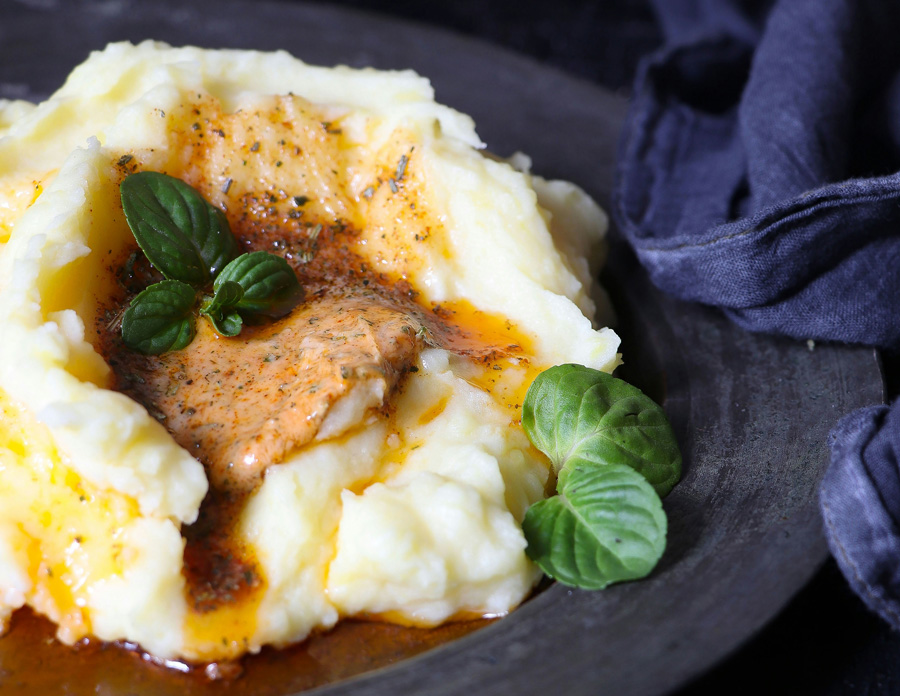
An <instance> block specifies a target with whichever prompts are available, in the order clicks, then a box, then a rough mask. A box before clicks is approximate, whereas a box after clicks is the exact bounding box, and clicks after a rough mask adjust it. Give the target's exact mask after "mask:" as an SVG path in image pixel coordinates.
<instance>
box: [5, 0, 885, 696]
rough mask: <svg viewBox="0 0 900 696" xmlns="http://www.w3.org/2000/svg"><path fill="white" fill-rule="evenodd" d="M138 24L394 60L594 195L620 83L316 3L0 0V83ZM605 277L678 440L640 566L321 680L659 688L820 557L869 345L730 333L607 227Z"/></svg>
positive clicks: (188, 39)
mask: <svg viewBox="0 0 900 696" xmlns="http://www.w3.org/2000/svg"><path fill="white" fill-rule="evenodd" d="M144 38H156V39H161V40H166V41H169V42H170V43H174V44H183V43H193V44H198V45H202V46H207V47H240V48H258V49H266V50H270V49H279V48H280V49H285V50H287V51H289V52H291V53H293V54H295V55H297V56H299V57H301V58H303V59H304V60H307V61H309V62H313V63H322V64H333V63H345V64H349V65H353V66H363V65H373V66H375V67H379V68H407V67H412V68H414V69H416V70H418V71H419V72H421V73H422V74H424V75H427V76H429V77H430V78H431V79H432V81H433V83H434V85H435V87H436V89H437V94H438V99H439V100H440V101H442V102H445V103H447V104H450V105H452V106H454V107H457V108H459V109H460V110H462V111H465V112H467V113H469V114H471V115H472V116H474V118H475V120H476V123H478V125H479V133H480V134H481V136H482V138H483V139H484V140H485V141H486V142H487V143H488V144H489V146H490V147H491V149H492V150H494V151H495V152H497V153H499V154H510V153H512V152H513V151H515V150H522V151H525V152H527V153H529V154H530V155H531V156H532V157H533V160H534V169H535V171H536V172H538V173H540V174H543V175H545V176H548V177H561V178H566V179H569V180H572V181H575V182H577V183H578V184H580V185H581V186H583V187H584V188H585V189H587V190H588V191H589V192H590V193H591V194H593V195H594V196H595V197H597V198H598V199H599V200H600V201H601V202H603V203H604V204H607V203H608V200H609V193H610V190H611V187H612V172H613V164H614V153H615V143H616V138H617V133H618V127H619V124H620V122H621V119H622V118H623V114H624V101H623V100H622V99H621V98H618V97H616V96H615V95H613V94H611V93H609V92H606V91H603V90H601V89H599V88H597V87H595V86H592V85H590V84H588V83H585V82H582V81H579V80H576V79H573V78H570V77H568V76H566V75H564V74H561V73H559V72H556V71H554V70H551V69H548V68H546V67H544V66H541V65H539V64H537V63H535V62H532V61H530V60H528V59H525V58H522V57H519V56H516V55H513V54H510V53H508V52H504V51H502V50H500V49H497V48H494V47H492V46H489V45H485V44H482V43H478V42H475V41H471V40H467V39H465V38H461V37H458V36H454V35H450V34H446V33H443V32H440V31H438V30H434V29H430V28H425V27H421V26H415V25H410V24H404V23H400V22H395V21H389V20H384V19H379V18H375V17H371V16H368V15H363V14H358V13H354V12H348V11H341V10H337V9H334V8H329V7H326V6H316V5H308V6H307V5H299V4H289V3H277V2H251V1H250V0H246V1H244V2H234V1H220V2H212V1H209V0H204V1H202V2H193V3H190V4H187V3H181V2H175V1H173V0H165V1H163V0H155V1H154V2H139V1H138V0H93V1H81V2H63V1H62V0H29V1H28V2H24V1H23V2H20V3H13V2H5V3H4V4H3V5H2V6H0V96H3V97H28V98H32V99H33V98H37V97H43V96H46V95H48V94H49V93H50V92H52V91H53V90H54V89H55V88H56V87H57V86H59V84H60V83H61V81H62V80H63V78H64V76H65V75H66V74H67V73H68V71H69V70H70V69H71V68H72V67H73V66H74V65H75V64H77V63H78V62H80V61H81V60H82V59H83V58H84V57H86V55H87V52H88V51H89V50H93V49H99V48H101V47H102V46H103V45H104V44H105V43H106V42H107V41H111V40H123V39H129V40H132V41H137V40H141V39H144ZM606 282H607V284H608V285H609V286H610V288H611V290H612V292H613V295H614V299H615V303H616V305H617V309H618V312H619V315H620V326H619V327H618V329H619V331H620V333H621V335H622V337H623V345H622V351H623V353H624V356H625V360H626V366H625V367H624V368H623V371H622V374H623V375H624V376H626V377H627V378H628V379H630V380H631V381H633V382H635V383H636V384H638V385H639V386H641V387H642V388H644V389H645V390H646V391H648V392H649V393H650V394H651V395H652V396H654V397H656V398H657V399H663V398H664V400H665V406H666V409H667V411H668V412H669V414H670V416H671V418H672V420H673V422H674V424H675V428H676V431H677V433H678V435H679V438H680V441H681V444H682V448H683V451H684V454H685V461H686V466H685V476H684V480H683V481H682V483H681V484H679V486H678V487H677V488H676V489H675V490H674V492H673V493H672V494H671V495H670V496H669V497H668V498H667V499H666V501H665V506H666V510H667V513H668V516H669V524H670V531H669V547H668V550H667V552H666V555H665V556H664V558H663V560H662V562H661V563H660V566H659V567H658V569H657V570H656V572H655V573H654V574H653V576H652V577H651V578H650V579H648V580H645V581H642V582H637V583H632V584H628V585H622V586H616V587H613V588H610V589H609V590H606V591H604V592H597V593H588V592H579V591H570V590H567V589H565V588H563V587H560V586H553V587H551V588H549V589H548V590H547V591H545V592H543V593H541V594H540V595H538V596H537V597H535V598H533V599H532V600H531V601H529V602H527V603H526V604H525V605H524V606H522V607H521V608H520V609H518V610H517V611H516V612H514V613H513V614H512V615H511V616H510V617H508V618H506V619H504V620H502V621H499V622H496V623H494V624H492V625H490V626H488V627H486V628H484V629H481V630H479V631H477V632H476V633H473V634H471V635H469V636H467V637H465V638H461V639H459V640H457V641H454V642H452V643H449V644H446V645H444V646H442V647H440V648H437V649H435V650H432V651H430V652H428V653H426V654H424V655H422V656H419V657H417V658H414V659H410V660H407V661H404V662H401V663H399V664H397V665H396V666H393V667H389V668H386V669H381V670H377V671H375V672H371V673H368V674H365V675H363V676H360V677H357V678H354V679H350V680H347V681H344V682H339V683H337V684H334V685H332V686H328V687H324V688H323V689H322V690H321V693H328V694H335V695H337V694H342V695H350V694H393V693H402V694H409V693H428V694H435V695H437V694H447V695H450V694H469V693H490V694H496V695H505V694H509V695H510V696H512V695H513V694H514V695H515V696H523V695H525V694H545V693H567V694H571V695H573V696H574V695H577V694H595V693H600V692H604V693H614V694H621V695H628V694H634V695H644V694H647V695H649V694H662V693H665V692H668V691H670V690H672V689H674V688H675V687H677V686H679V685H680V684H682V683H684V682H685V680H687V679H688V678H690V677H692V676H695V675H696V674H698V673H700V672H701V671H703V670H704V669H706V668H708V667H709V666H710V665H712V664H713V663H714V662H716V661H717V660H719V659H720V658H721V657H723V656H724V655H725V654H727V653H728V652H730V651H732V650H733V649H734V648H736V647H737V646H738V645H739V644H740V643H741V642H742V641H744V640H745V639H746V638H747V637H748V636H750V635H751V634H752V633H754V632H755V631H756V630H757V629H758V628H760V627H761V626H762V625H763V624H764V623H765V622H766V621H767V620H769V619H770V618H771V617H772V616H774V615H775V614H776V613H777V612H778V611H779V609H781V607H783V606H784V604H785V603H786V602H787V601H788V599H789V598H790V597H791V596H792V595H793V594H794V593H795V592H796V591H797V590H798V589H799V588H800V587H801V586H803V584H804V583H805V582H806V581H807V580H808V579H809V578H810V577H811V575H812V573H813V572H814V571H815V570H816V568H818V566H819V565H820V564H821V562H822V561H823V560H824V558H825V557H826V549H825V544H824V541H823V538H822V535H821V530H820V521H819V514H818V509H817V505H816V498H817V487H818V483H819V481H820V479H821V476H822V473H823V472H824V469H825V466H826V464H827V457H828V452H827V445H826V438H827V433H828V431H829V430H830V428H831V427H832V426H833V425H834V423H835V422H836V421H837V420H838V418H839V417H840V416H841V415H843V414H845V413H847V412H849V411H851V410H852V409H854V408H856V407H858V406H862V405H866V404H871V403H879V402H881V401H882V400H883V389H882V380H881V375H880V371H879V368H878V360H877V356H876V355H875V354H874V353H873V352H872V351H871V350H865V349H858V348H848V347H843V346H832V345H817V346H814V347H812V348H810V347H808V346H807V345H806V344H803V343H797V342H792V341H788V340H783V339H778V338H772V337H765V336H755V335H751V334H748V333H746V332H744V331H742V330H740V329H738V328H736V327H734V326H733V325H731V324H730V323H729V322H727V321H726V320H725V319H724V318H723V317H722V316H721V315H720V314H719V313H717V312H715V311H713V310H710V309H707V308H703V307H698V306H694V305H687V304H683V303H680V302H676V301H674V300H671V299H669V298H667V297H664V296H662V295H660V294H659V293H658V292H656V291H655V290H654V289H653V288H651V287H650V286H649V284H648V282H647V280H646V277H645V276H644V275H643V273H642V272H641V271H640V269H639V268H638V267H637V266H636V265H635V263H634V261H633V259H632V257H631V256H630V254H629V253H628V251H627V249H625V248H624V247H623V246H622V245H621V244H620V243H616V244H615V245H614V248H613V253H612V255H611V259H610V265H609V269H608V271H607V273H606ZM2 659H3V657H2V654H0V668H2V667H3V664H2ZM0 674H2V670H0ZM94 678H95V679H97V680H98V685H99V686H98V689H100V690H101V691H104V692H106V691H105V690H104V688H103V685H102V675H95V676H94ZM316 693H320V691H316Z"/></svg>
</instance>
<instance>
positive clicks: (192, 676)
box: [0, 609, 491, 696]
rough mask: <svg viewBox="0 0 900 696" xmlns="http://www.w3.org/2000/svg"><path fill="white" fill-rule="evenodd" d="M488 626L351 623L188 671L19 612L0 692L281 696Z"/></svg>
mask: <svg viewBox="0 0 900 696" xmlns="http://www.w3.org/2000/svg"><path fill="white" fill-rule="evenodd" d="M490 623H491V620H487V619H480V620H477V621H460V622H453V623H448V624H445V625H443V626H440V627H438V628H433V629H419V628H407V627H405V626H396V625H392V624H388V623H378V622H369V621H357V620H353V619H348V620H344V621H341V622H340V623H338V625H337V626H336V627H335V628H334V629H332V630H331V631H328V632H327V633H318V634H314V635H312V636H310V637H309V638H308V639H307V640H305V641H304V642H302V643H300V644H298V645H294V646H292V647H289V648H284V649H281V650H276V649H274V648H263V650H262V651H261V652H260V653H259V654H258V655H248V656H246V657H244V658H243V659H241V660H240V661H238V662H236V663H232V664H224V665H218V664H216V663H213V664H211V665H208V666H207V665H201V666H197V667H194V668H190V667H188V666H187V665H185V663H182V662H177V661H176V662H169V663H168V664H163V663H158V662H155V661H154V660H153V659H152V658H150V657H149V656H146V655H144V654H142V653H140V652H139V651H137V650H134V649H128V646H122V645H117V644H109V643H103V642H100V641H84V642H80V643H78V644H77V645H75V646H68V645H63V644H62V643H59V642H58V641H57V640H55V639H54V638H53V635H54V632H55V627H54V626H53V624H52V623H51V622H49V621H47V620H46V619H44V618H42V617H39V616H37V615H35V614H34V613H33V612H32V611H31V610H30V609H22V610H20V611H18V612H16V614H15V615H14V616H13V619H12V628H11V630H10V632H9V633H8V634H7V635H6V636H5V637H3V638H0V692H2V693H3V696H35V695H36V694H68V695H70V696H87V695H88V694H91V695H96V694H98V693H99V694H132V695H134V696H144V695H147V696H149V695H151V694H152V695H153V696H168V695H169V694H171V695H173V696H174V695H175V694H178V695H179V696H206V695H207V694H208V695H210V696H212V695H213V694H215V695H217V696H244V695H250V694H253V695H254V696H276V695H279V696H280V695H282V694H290V693H295V692H298V691H303V690H305V689H312V688H314V687H317V686H323V685H325V684H330V683H332V682H335V681H338V680H341V679H346V678H348V677H352V676H354V675H357V674H361V673H363V672H368V671H370V670H373V669H378V668H380V667H387V666H389V665H392V664H395V663H397V662H399V661H400V660H404V659H406V658H409V657H413V656H415V655H418V654H420V653H422V652H425V651H426V650H430V649H432V648H434V647H437V646H439V645H441V644H443V643H447V642H449V641H452V640H456V639H458V638H461V637H463V636H465V635H468V634H469V633H471V632H473V631H475V630H477V629H479V628H482V627H484V626H486V625H488V624H490Z"/></svg>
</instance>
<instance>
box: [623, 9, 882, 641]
mask: <svg viewBox="0 0 900 696" xmlns="http://www.w3.org/2000/svg"><path fill="white" fill-rule="evenodd" d="M654 4H655V9H656V12H657V15H658V17H659V20H660V24H661V26H662V28H663V31H664V33H665V35H666V44H665V45H664V47H663V48H662V49H660V50H658V51H657V52H655V53H653V54H651V55H650V56H648V57H647V58H645V60H644V61H643V63H642V65H641V67H640V69H639V71H638V75H637V78H636V82H635V87H634V91H633V97H632V101H631V105H630V110H629V113H628V116H627V118H626V123H625V127H624V129H623V134H622V141H621V144H620V152H619V170H618V180H617V184H616V189H615V191H614V195H613V214H614V216H615V218H616V220H617V222H618V227H619V229H620V230H621V232H622V233H623V234H624V235H625V237H626V238H627V239H628V241H629V242H630V244H631V245H632V247H633V248H634V250H635V252H636V254H637V256H638V258H639V259H640V261H641V263H642V264H643V265H644V266H645V267H646V268H647V270H648V272H649V274H650V277H651V278H652V280H653V282H654V283H655V284H656V285H657V286H659V287H660V288H661V289H663V290H665V291H666V292H668V293H671V294H673V295H675V296H677V297H679V298H681V299H685V300H689V301H695V302H701V303H704V304H708V305H713V306H717V307H720V308H721V309H722V310H723V311H724V312H725V313H726V314H727V315H728V316H729V317H730V318H731V319H732V320H734V321H735V322H736V323H738V324H739V325H741V326H743V327H745V328H747V329H748V330H751V331H759V332H766V333H774V334H781V335H787V336H791V337H794V338H798V339H816V340H828V341H837V342H845V343H854V344H862V345H868V346H876V347H880V348H883V349H891V350H894V351H896V350H898V349H900V41H897V38H896V37H897V36H898V35H900V4H897V3H895V2H888V1H887V0H779V1H777V2H772V1H771V0H766V1H757V2H754V1H753V0H654ZM831 452H832V459H831V463H830V466H829V469H828V472H827V474H826V476H825V479H824V481H823V483H822V487H821V498H820V501H821V509H822V514H823V518H824V521H825V534H826V536H827V538H828V542H829V545H830V547H831V549H832V553H833V554H834V556H835V558H836V559H837V561H838V563H839V564H840V566H841V568H842V570H843V572H844V574H845V575H846V576H847V579H848V581H849V583H850V584H851V586H852V587H853V589H854V590H855V591H856V592H857V593H858V594H859V595H860V597H862V598H863V600H864V601H865V602H866V603H867V604H868V605H869V606H870V607H871V608H872V609H874V610H875V611H877V612H878V613H879V614H881V616H883V617H884V618H885V620H887V621H888V622H890V623H891V624H892V625H893V626H895V627H896V628H900V456H898V453H900V401H898V402H897V403H895V404H894V405H893V406H892V407H890V408H888V407H887V406H873V407H872V408H869V409H864V410H862V411H859V412H857V413H854V414H850V415H849V416H846V417H845V418H844V419H843V420H842V421H841V422H840V423H839V424H838V425H837V426H836V427H835V429H834V431H833V433H832V438H831Z"/></svg>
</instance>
